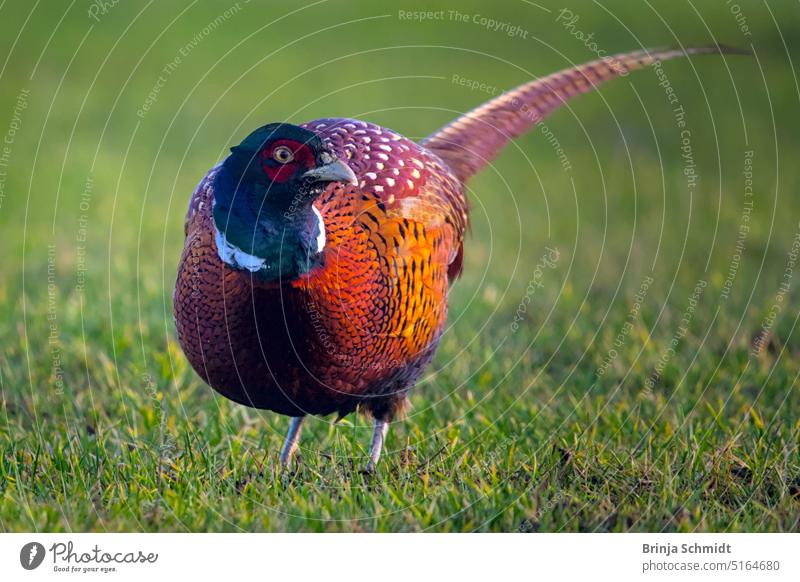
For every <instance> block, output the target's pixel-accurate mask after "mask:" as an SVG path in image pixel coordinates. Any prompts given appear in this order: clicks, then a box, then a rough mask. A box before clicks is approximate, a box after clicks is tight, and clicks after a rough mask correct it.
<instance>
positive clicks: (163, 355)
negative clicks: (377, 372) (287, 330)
mask: <svg viewBox="0 0 800 582" xmlns="http://www.w3.org/2000/svg"><path fill="white" fill-rule="evenodd" d="M732 4H733V3H727V4H726V3H725V2H710V1H702V2H699V3H698V2H695V3H694V4H692V3H688V2H684V1H683V0H681V1H679V2H662V1H658V2H655V3H653V4H652V6H649V5H648V4H647V3H641V4H640V3H630V2H624V1H622V0H615V1H614V2H603V3H602V4H595V3H590V2H580V3H575V4H574V5H572V6H571V7H570V10H571V11H572V13H573V14H574V15H577V16H579V19H578V20H570V19H568V18H566V16H567V15H566V14H562V13H560V12H559V11H560V10H561V8H562V7H563V5H562V4H559V3H553V2H549V1H547V0H542V1H541V2H539V3H538V4H537V3H529V2H522V1H520V2H516V1H509V2H496V3H493V4H492V5H486V4H483V3H479V2H466V3H458V6H459V7H458V11H459V12H460V13H461V14H462V15H467V18H466V21H464V19H463V18H461V17H455V16H452V17H451V15H450V13H449V12H448V11H449V10H453V9H454V8H453V7H452V6H450V5H442V6H441V9H442V10H444V13H443V17H442V18H441V19H438V20H429V21H424V22H419V21H417V20H414V19H412V18H408V17H405V16H403V17H401V15H400V13H399V12H398V10H404V11H416V10H431V9H433V10H436V9H438V8H436V7H431V5H430V4H428V3H426V4H425V5H422V4H421V3H420V4H419V5H417V4H414V3H412V2H408V3H404V4H403V6H399V7H391V8H390V7H386V6H381V5H379V4H378V3H370V2H363V3H359V4H354V3H345V2H339V1H330V2H324V1H323V2H317V3H303V4H302V5H293V4H285V3H284V4H280V5H278V6H273V7H268V6H264V5H262V4H257V3H256V2H252V3H248V2H245V1H244V0H240V1H239V2H238V3H235V2H231V3H225V2H220V3H211V2H202V3H187V4H185V5H183V6H178V5H177V3H166V2H164V3H155V2H153V3H145V2H120V3H118V4H116V5H112V3H107V5H106V6H105V7H104V8H101V3H90V2H77V3H74V2H73V3H72V4H70V3H67V2H64V3H63V4H62V3H60V2H53V3H50V2H48V3H42V4H41V5H38V4H37V5H36V6H35V7H34V6H33V5H32V3H28V2H22V1H11V2H4V3H2V4H1V5H0V31H2V34H0V47H2V51H0V56H3V57H4V64H2V65H0V67H2V68H0V88H1V92H0V133H2V134H3V136H4V137H2V138H0V139H4V140H5V141H4V142H3V143H2V144H0V224H1V225H2V228H0V244H2V248H3V259H2V274H1V275H0V321H2V323H3V325H1V326H0V342H1V343H2V351H1V352H0V388H1V390H2V407H0V530H2V531H20V530H36V531H83V530H93V531H140V530H144V531H240V530H244V531H473V530H478V531H500V532H514V531H531V532H535V531H628V530H632V531H737V532H738V531H759V532H760V531H797V530H798V528H799V527H800V453H798V437H799V436H800V421H799V420H798V419H800V414H799V413H800V398H798V389H797V379H798V374H800V359H799V358H798V356H799V355H800V332H799V331H798V330H797V329H796V326H797V323H798V315H799V311H798V305H799V304H800V303H799V301H798V300H800V294H798V286H800V269H798V266H797V264H795V260H796V259H797V252H798V247H797V246H796V245H798V244H800V239H798V238H797V237H798V236H800V234H799V233H800V230H799V229H800V225H799V224H798V222H799V221H800V196H798V195H797V190H798V185H799V184H800V167H798V164H797V159H796V158H797V152H798V147H800V117H798V115H797V107H798V101H799V100H800V91H799V90H798V81H797V77H796V73H795V72H794V70H793V68H792V63H793V62H794V63H795V64H797V63H800V52H798V49H799V48H800V21H798V20H797V18H796V14H795V13H796V10H797V8H796V5H792V4H791V3H788V2H787V3H774V5H772V6H771V8H768V7H767V4H766V3H764V4H757V3H752V4H751V3H744V2H741V6H738V5H732ZM733 6H736V8H734V7H733ZM737 8H738V12H737ZM484 18H491V19H493V20H494V21H496V22H498V23H501V25H498V26H497V27H494V26H493V25H491V24H490V23H489V22H488V21H484V20H483V19H484ZM573 18H574V16H573ZM570 22H571V24H570ZM514 26H516V27H517V28H516V29H514V28H513V27H514ZM745 27H746V29H745ZM495 28H496V29H495ZM589 34H592V35H593V36H592V38H591V40H587V36H588V35H589ZM714 40H717V41H719V42H722V43H726V44H731V45H735V46H740V47H744V48H752V49H753V50H754V52H755V57H752V58H748V57H726V58H725V59H724V60H723V59H721V58H717V57H698V58H693V59H691V60H678V61H671V62H669V63H665V64H664V65H663V69H662V74H661V76H660V75H659V74H658V71H655V70H653V69H648V70H645V71H641V72H638V73H635V74H631V75H630V76H628V77H626V78H624V79H619V80H617V81H615V82H613V83H610V84H608V85H605V86H603V87H602V89H601V90H600V91H599V92H597V93H595V94H592V95H586V96H583V97H580V98H578V99H576V100H574V101H572V102H571V103H570V105H569V107H568V108H563V109H562V110H560V111H558V112H557V113H556V114H555V115H553V116H552V117H551V118H549V119H548V120H547V121H546V125H545V126H543V127H540V128H539V129H537V130H536V131H534V132H533V133H532V134H530V135H528V136H526V137H524V138H520V139H518V140H516V141H515V142H514V143H513V144H512V145H511V146H510V147H509V148H508V149H507V150H506V152H505V153H504V154H503V155H502V157H501V158H499V159H498V160H497V162H496V163H495V164H494V166H493V167H491V168H489V169H487V170H486V171H484V172H483V173H482V174H481V175H480V176H478V178H477V179H476V180H474V181H473V182H472V183H471V190H470V196H471V202H472V232H471V235H470V237H469V241H468V244H467V248H466V261H465V274H464V277H463V278H462V279H461V280H460V281H459V282H458V283H457V284H456V285H455V286H454V288H453V290H452V292H451V295H450V304H451V313H450V325H449V327H448V329H447V332H446V334H445V336H444V338H443V340H442V342H441V345H440V349H439V351H438V355H437V358H436V360H435V364H434V366H433V367H432V369H431V370H430V373H429V374H428V375H427V376H426V377H425V379H424V381H423V382H422V383H421V384H420V385H419V386H418V387H417V389H416V390H415V391H414V392H413V396H412V403H413V409H412V410H411V412H410V414H409V415H408V417H407V418H406V419H405V421H403V422H398V423H396V424H393V425H392V428H391V432H390V435H389V440H388V445H387V446H388V451H387V453H386V455H385V456H384V459H383V460H382V463H381V465H380V467H379V469H378V471H377V473H376V474H374V475H371V476H368V475H364V474H361V473H360V472H359V470H358V469H359V468H360V467H361V465H362V464H363V462H364V459H365V455H366V447H367V444H368V441H369V433H370V426H369V421H368V420H367V419H365V418H360V417H349V418H348V419H346V420H345V421H343V422H342V423H340V424H339V425H337V426H333V425H332V424H331V421H332V419H330V418H325V419H312V420H311V421H310V422H309V423H308V424H309V426H308V429H307V430H306V432H305V433H304V436H303V441H302V449H301V456H302V460H301V462H300V463H299V464H297V465H295V466H294V467H293V468H292V470H290V471H285V472H282V471H281V470H280V469H279V468H278V463H277V456H278V451H279V448H280V443H281V441H282V439H283V433H284V432H285V430H286V427H287V423H288V420H287V419H286V418H283V417H279V416H277V415H273V414H271V413H269V412H261V411H257V410H253V409H246V408H243V407H241V406H238V405H235V404H233V403H231V402H228V401H226V400H225V399H224V398H222V397H220V396H218V395H217V394H216V393H214V392H213V391H212V390H211V389H210V388H208V387H207V386H205V385H204V384H203V383H202V382H201V381H200V379H199V378H198V377H197V376H196V375H195V374H194V372H193V371H192V370H191V369H190V367H189V366H188V364H187V361H186V359H185V358H184V356H183V355H182V353H181V351H180V348H179V346H178V345H177V343H176V340H175V335H174V324H173V321H172V315H171V313H172V304H171V298H172V285H173V282H174V277H175V269H176V265H177V261H178V256H179V252H180V249H181V246H182V239H183V229H182V226H183V215H184V211H185V208H186V204H187V201H188V198H189V195H190V194H191V192H192V190H193V188H194V186H195V185H196V184H197V182H198V181H199V179H200V178H201V177H202V176H203V174H204V173H205V171H206V170H207V169H208V168H210V167H211V166H212V165H213V164H215V163H216V162H217V161H218V160H219V159H221V158H222V157H223V156H224V155H225V152H226V150H227V148H228V147H230V146H231V145H233V144H235V143H238V142H239V141H240V140H241V138H242V137H243V136H244V135H246V134H247V133H248V132H249V131H250V130H251V129H253V128H255V127H257V126H259V125H262V124H264V123H266V122H270V121H276V120H289V121H293V122H302V121H304V120H308V119H313V118H316V117H321V116H348V117H357V118H362V119H366V120H369V121H373V122H377V123H380V124H382V125H385V126H388V127H391V128H393V129H396V130H398V131H400V132H401V133H403V134H405V135H408V136H410V137H415V138H421V137H423V136H425V135H427V134H428V133H430V132H431V131H433V130H434V129H435V128H437V127H439V126H440V125H442V124H444V123H446V122H448V121H450V120H451V119H452V118H454V117H455V116H456V115H457V114H458V113H459V112H463V111H465V110H467V109H469V108H471V107H473V106H475V105H478V104H479V103H481V102H483V101H485V100H486V99H488V98H489V97H490V96H491V95H492V94H494V92H495V91H499V90H503V89H507V88H511V87H513V86H516V85H518V84H520V83H522V82H525V81H527V80H529V79H531V78H534V77H535V76H539V75H544V74H546V73H549V72H553V71H555V70H558V69H560V68H564V67H566V66H568V65H569V64H571V63H580V62H584V61H588V60H591V59H593V58H595V56H596V52H597V51H599V50H602V51H606V52H607V53H609V54H611V53H614V52H620V51H625V50H631V49H636V48H640V47H641V46H662V45H675V44H678V43H680V44H682V45H690V44H708V43H710V42H713V41H714ZM592 43H596V45H593V44H592ZM665 79H666V82H665V81H664V80H665ZM481 84H483V85H482V86H481ZM668 89H669V90H670V91H672V93H668ZM670 95H674V96H675V98H676V99H677V101H675V102H673V103H672V104H671V103H670V102H669V97H670ZM677 107H682V108H683V117H680V116H677V117H676V113H675V108H677ZM679 121H682V122H683V123H685V126H684V127H679V126H678V122H679ZM682 132H684V133H683V134H682ZM685 132H688V134H686V133H685ZM687 139H688V146H687ZM682 148H683V149H682ZM687 148H688V149H687ZM687 155H688V157H687ZM793 245H794V246H793ZM759 340H760V342H759ZM759 345H760V349H759V348H758V347H757V346H759ZM754 346H756V347H754Z"/></svg>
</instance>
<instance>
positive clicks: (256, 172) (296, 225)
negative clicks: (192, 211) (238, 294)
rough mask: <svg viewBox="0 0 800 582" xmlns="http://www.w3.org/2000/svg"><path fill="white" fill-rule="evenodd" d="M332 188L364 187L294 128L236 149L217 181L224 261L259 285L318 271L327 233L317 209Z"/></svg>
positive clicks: (271, 128)
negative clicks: (340, 185)
mask: <svg viewBox="0 0 800 582" xmlns="http://www.w3.org/2000/svg"><path fill="white" fill-rule="evenodd" d="M331 182H341V183H345V184H355V183H356V182H357V180H356V176H355V174H354V173H353V171H352V170H351V169H350V168H349V167H348V166H347V165H346V164H345V163H344V162H342V161H340V160H339V159H337V157H336V155H335V154H334V153H333V152H332V151H331V150H330V149H328V148H327V147H326V146H325V144H324V143H323V141H322V140H321V139H320V138H319V136H317V135H316V134H314V133H312V132H311V131H308V130H306V129H303V128H301V127H298V126H295V125H291V124H287V123H273V124H270V125H265V126H263V127H260V128H259V129H257V130H255V131H254V132H253V133H251V134H250V135H248V136H247V137H246V138H245V139H244V141H242V143H240V144H239V145H238V146H235V147H233V148H231V154H230V156H228V157H227V158H226V159H225V161H223V162H222V164H221V166H220V169H219V172H218V173H217V175H216V178H215V184H214V192H215V196H214V207H213V212H212V216H213V221H214V228H215V230H216V232H215V240H216V244H217V252H218V253H219V257H220V259H221V260H222V261H223V262H224V263H225V264H227V265H228V266H229V267H231V268H234V269H240V270H247V271H250V272H251V273H253V277H254V278H255V279H256V280H258V281H260V282H270V281H278V280H281V279H284V280H291V279H294V278H296V277H298V276H299V275H302V274H303V273H306V272H308V271H309V270H311V269H312V268H313V267H314V266H315V265H316V264H317V263H318V262H319V258H320V253H321V252H322V249H323V248H324V246H325V225H324V223H323V221H322V215H321V214H320V212H319V211H318V210H317V209H316V208H315V207H314V205H313V203H314V200H315V199H316V198H317V197H318V196H319V195H320V194H321V193H322V192H323V191H324V190H325V188H326V187H327V186H328V185H329V184H330V183H331Z"/></svg>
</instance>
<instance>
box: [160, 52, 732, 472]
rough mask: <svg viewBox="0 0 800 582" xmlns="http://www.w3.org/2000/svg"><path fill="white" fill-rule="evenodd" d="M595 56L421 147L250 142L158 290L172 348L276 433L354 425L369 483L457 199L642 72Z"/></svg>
mask: <svg viewBox="0 0 800 582" xmlns="http://www.w3.org/2000/svg"><path fill="white" fill-rule="evenodd" d="M731 52H733V53H735V52H740V51H738V50H735V49H729V48H727V47H720V46H713V47H698V48H689V49H686V50H676V49H659V50H650V51H638V52H631V53H626V54H621V55H618V56H615V57H607V58H604V59H601V60H596V61H593V62H589V63H586V64H584V65H581V66H577V67H574V68H571V69H568V70H564V71H561V72H559V73H555V74H552V75H549V76H547V77H544V78H541V79H538V80H535V81H532V82H529V83H527V84H524V85H521V86H520V87H518V88H516V89H513V90H511V91H509V92H507V93H505V94H503V95H501V96H499V97H497V98H495V99H492V100H490V101H489V102H487V103H485V104H484V105H482V106H480V107H478V108H477V109H474V110H473V111H471V112H469V113H466V114H465V115H463V116H461V117H459V118H458V119H456V120H455V121H453V122H452V123H450V124H449V125H446V126H445V127H443V128H441V129H439V130H438V131H436V132H435V133H433V134H432V135H430V136H429V137H427V138H426V139H424V140H422V141H421V142H420V143H415V142H414V141H411V140H409V139H407V138H405V137H403V136H402V135H400V134H399V133H397V132H395V131H392V130H390V129H387V128H384V127H380V126H378V125H375V124H373V123H368V122H365V121H357V120H354V119H343V118H330V119H318V120H315V121H310V122H308V123H304V124H302V125H292V124H289V123H272V124H269V125H265V126H263V127H260V128H258V129H256V130H255V131H254V132H253V133H251V134H250V135H248V136H247V137H246V138H245V139H244V141H242V142H241V143H240V144H239V145H237V146H235V147H233V148H231V153H230V155H229V156H228V157H227V158H226V159H224V160H223V161H222V162H220V163H219V164H218V165H216V166H215V167H214V168H212V169H211V170H210V171H209V173H208V174H207V175H206V176H205V177H204V178H203V180H202V181H201V182H200V184H199V186H198V187H197V189H196V190H195V192H194V194H193V195H192V197H191V201H190V203H189V209H188V213H187V215H186V220H185V224H184V231H185V236H186V238H185V245H184V248H183V253H182V255H181V258H180V264H179V267H178V276H177V282H176V286H175V292H174V315H175V322H176V328H177V336H178V340H179V342H180V345H181V346H182V348H183V350H184V352H185V354H186V356H187V358H188V360H189V362H190V363H191V365H192V367H193V368H194V370H195V371H196V372H197V373H198V374H199V375H200V376H201V377H202V379H203V380H204V381H205V382H206V383H208V384H209V385H210V386H212V387H213V388H214V389H215V390H217V391H218V392H219V393H221V394H222V395H224V396H226V397H227V398H229V399H231V400H233V401H235V402H237V403H240V404H243V405H246V406H251V407H255V408H260V409H268V410H272V411H274V412H276V413H279V414H282V415H287V416H290V417H291V421H290V425H289V432H288V435H287V437H286V440H285V443H284V445H283V448H282V450H281V453H280V461H281V463H282V464H284V465H285V464H286V463H287V462H288V461H289V459H290V457H291V456H292V455H293V454H294V452H295V451H296V449H297V447H298V443H299V437H300V431H301V426H302V422H303V419H304V417H305V416H307V415H329V414H333V413H336V414H338V418H342V417H344V416H346V415H347V414H349V413H351V412H354V411H356V410H359V411H361V412H364V413H366V414H369V415H371V417H372V418H373V419H374V429H373V433H372V439H371V443H370V448H369V458H368V463H367V467H366V469H367V470H368V471H371V470H374V468H375V466H376V464H377V462H378V460H379V457H380V454H381V450H382V448H383V444H384V441H385V439H386V436H387V431H388V426H389V423H390V422H391V421H392V420H394V419H395V418H396V417H398V415H400V414H401V413H402V412H403V410H404V409H405V407H406V403H407V398H406V397H407V394H408V392H409V390H410V389H411V388H412V387H413V386H414V384H415V382H416V381H417V380H418V379H419V377H420V375H421V373H422V372H423V370H424V369H425V367H426V366H427V365H428V364H429V363H430V361H431V359H432V357H433V355H434V351H435V350H436V346H437V343H438V342H439V339H440V337H441V334H442V330H443V328H444V324H445V320H446V318H447V294H448V288H449V285H450V284H451V283H452V282H453V280H454V279H456V278H457V277H458V276H459V275H460V273H461V271H462V266H463V256H464V255H463V253H464V246H463V245H464V235H465V231H466V228H467V221H468V203H467V199H466V197H465V195H464V185H465V184H466V182H467V181H468V180H469V179H470V178H471V177H472V176H473V175H475V174H476V173H477V172H478V171H479V170H480V169H481V168H482V167H484V166H485V165H486V164H487V163H488V162H489V161H491V160H492V159H493V158H495V157H496V156H497V155H498V153H499V152H500V150H501V149H502V148H503V147H504V146H505V145H506V144H507V143H508V142H509V141H510V140H511V139H513V138H515V137H518V136H520V135H522V134H524V133H525V132H527V131H529V130H531V129H532V128H533V127H534V126H535V125H536V124H538V123H539V122H541V121H542V120H543V119H544V118H545V117H546V116H547V115H548V114H550V113H551V112H553V111H554V110H555V109H557V108H558V107H559V106H560V105H562V104H563V103H565V102H566V101H567V100H568V99H570V98H571V97H573V96H576V95H579V94H581V93H586V92H588V91H591V90H592V89H595V88H596V87H597V86H598V85H599V84H600V83H602V82H604V81H607V80H609V79H612V78H614V77H617V76H620V75H624V74H627V73H628V72H629V71H633V70H635V69H641V68H643V67H646V66H648V65H650V64H653V63H655V62H657V61H662V60H667V59H671V58H674V57H678V56H684V55H686V54H704V53H717V54H718V53H731Z"/></svg>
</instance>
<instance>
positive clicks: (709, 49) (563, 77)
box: [422, 45, 750, 183]
mask: <svg viewBox="0 0 800 582" xmlns="http://www.w3.org/2000/svg"><path fill="white" fill-rule="evenodd" d="M700 54H750V53H749V52H748V51H744V50H742V49H738V48H732V47H727V46H720V45H714V46H706V47H690V48H686V49H671V48H669V49H650V50H642V51H636V52H630V53H624V54H620V55H615V56H609V57H605V58H603V59H599V60H596V61H591V62H589V63H586V64H583V65H580V66H577V67H573V68H571V69H565V70H563V71H560V72H558V73H553V74H552V75H548V76H546V77H543V78H541V79H537V80H536V81H531V82H530V83H526V84H524V85H521V86H519V87H517V88H516V89H513V90H511V91H508V92H506V93H504V94H503V95H500V96H499V97H497V98H495V99H492V100H491V101H488V102H487V103H484V104H483V105H481V106H480V107H478V108H476V109H473V110H472V111H470V112H469V113H466V114H464V115H462V116H461V117H459V118H458V119H456V120H455V121H453V122H451V123H449V124H448V125H446V126H444V127H442V128H441V129H439V130H438V131H436V132H435V133H433V134H431V135H430V136H428V137H427V138H426V139H425V140H424V141H423V142H422V145H424V146H425V147H426V148H428V149H431V150H433V151H434V152H436V154H438V155H439V157H441V158H442V159H443V160H444V161H445V162H447V164H448V165H449V166H450V168H451V169H452V170H453V172H454V173H455V174H456V176H457V177H458V178H459V179H460V180H461V182H462V183H464V182H466V181H467V180H468V179H469V178H470V177H472V176H473V175H475V174H476V173H477V172H478V171H479V170H480V169H481V168H483V167H484V166H485V165H486V164H488V163H489V162H491V161H492V160H493V159H494V158H495V157H496V156H497V155H498V154H499V153H500V150H502V149H503V147H504V146H505V145H506V144H507V143H508V142H509V141H510V140H512V139H514V138H516V137H519V136H520V135H522V134H524V133H526V132H528V131H530V130H531V129H533V128H534V127H535V126H536V125H537V124H539V123H540V122H541V121H542V120H543V119H544V118H545V117H547V116H548V115H549V114H550V113H552V112H553V111H555V110H556V109H558V108H559V107H560V106H561V105H563V104H564V103H566V102H567V100H569V99H571V98H572V97H574V96H576V95H580V94H581V93H588V92H589V91H592V90H593V89H596V88H597V87H598V86H599V85H600V84H601V83H604V82H605V81H608V80H610V79H614V78H616V77H620V76H625V75H627V74H628V73H629V72H630V71H634V70H636V69H641V68H643V67H647V66H648V65H651V64H653V63H655V62H656V61H666V60H669V59H673V58H676V57H682V56H688V55H700Z"/></svg>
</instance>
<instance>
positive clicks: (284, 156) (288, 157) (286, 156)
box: [272, 146, 294, 164]
mask: <svg viewBox="0 0 800 582" xmlns="http://www.w3.org/2000/svg"><path fill="white" fill-rule="evenodd" d="M272 159H273V160H275V161H276V162H278V163H279V164H288V163H289V162H291V161H292V160H293V159H294V152H293V151H292V150H290V149H289V148H287V147H286V146H278V147H276V148H275V150H274V151H273V152H272Z"/></svg>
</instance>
